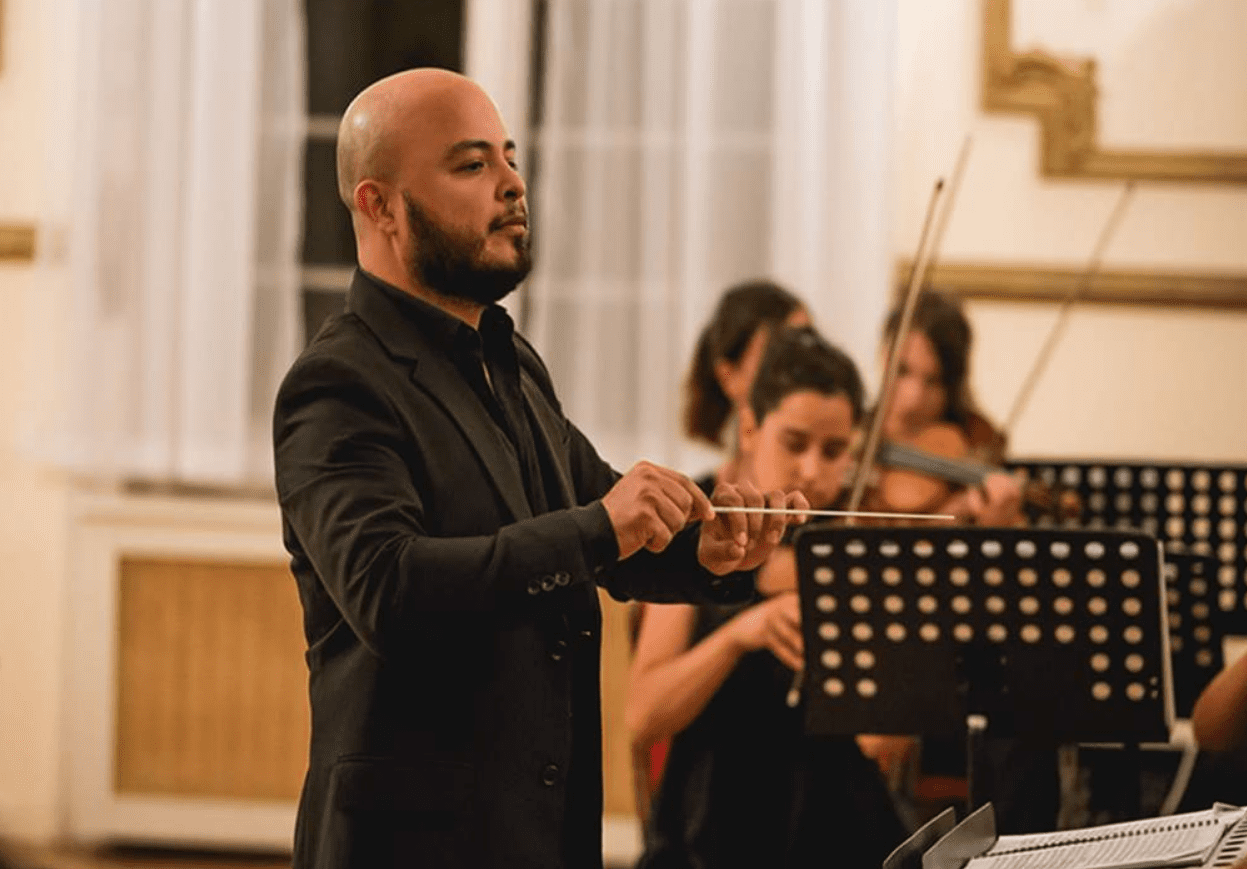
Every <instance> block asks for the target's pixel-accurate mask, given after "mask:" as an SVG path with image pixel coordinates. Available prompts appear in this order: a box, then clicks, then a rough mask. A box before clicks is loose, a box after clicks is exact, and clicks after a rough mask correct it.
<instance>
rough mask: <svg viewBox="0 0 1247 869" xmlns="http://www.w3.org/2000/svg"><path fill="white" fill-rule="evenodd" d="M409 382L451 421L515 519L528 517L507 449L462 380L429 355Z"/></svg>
mask: <svg viewBox="0 0 1247 869" xmlns="http://www.w3.org/2000/svg"><path fill="white" fill-rule="evenodd" d="M411 379H412V380H413V381H415V383H416V385H417V386H419V387H420V388H421V389H423V390H424V391H425V392H427V393H428V394H429V396H430V397H432V399H433V400H434V401H436V402H437V403H438V404H439V405H441V407H442V410H444V411H445V412H446V415H447V416H449V417H450V418H451V419H453V420H454V421H455V425H456V426H458V428H459V431H460V432H461V433H462V434H463V437H464V439H465V440H467V441H468V443H470V444H471V445H472V449H473V450H475V451H476V455H477V458H479V459H480V460H481V464H483V465H484V466H485V469H486V471H487V472H488V473H487V476H488V477H489V479H490V482H492V483H493V484H494V487H495V488H496V489H497V490H498V494H499V495H501V496H502V500H503V501H505V502H506V505H507V507H509V508H510V510H511V514H512V516H513V517H514V518H516V519H526V518H528V517H529V516H531V515H532V510H531V508H530V507H529V504H528V495H527V494H526V493H525V492H524V479H523V477H521V476H520V469H519V465H518V464H517V463H516V462H515V460H514V458H513V454H512V453H511V451H510V450H509V449H508V448H507V445H506V443H504V442H503V438H504V437H506V435H504V434H503V433H502V432H501V431H500V430H499V429H498V426H497V424H496V423H495V422H494V420H493V418H492V417H491V416H490V415H489V411H488V410H486V409H485V406H484V405H482V404H481V402H480V401H479V400H478V399H477V397H476V395H475V394H473V393H472V390H471V388H470V387H468V386H467V384H466V383H464V382H463V376H462V375H461V374H460V373H459V371H458V369H456V368H455V367H454V366H453V365H452V364H451V363H450V362H449V361H448V360H447V359H446V358H445V357H443V356H437V355H432V354H431V355H430V356H428V357H426V358H424V359H421V360H420V363H419V364H418V365H417V366H416V368H415V370H413V371H412V372H411Z"/></svg>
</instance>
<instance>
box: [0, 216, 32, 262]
mask: <svg viewBox="0 0 1247 869" xmlns="http://www.w3.org/2000/svg"><path fill="white" fill-rule="evenodd" d="M34 258H35V228H34V227H33V226H29V225H26V224H15V223H0V262H10V263H11V262H30V261H31V260H33V259H34Z"/></svg>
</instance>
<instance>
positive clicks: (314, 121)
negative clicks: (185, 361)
mask: <svg viewBox="0 0 1247 869" xmlns="http://www.w3.org/2000/svg"><path fill="white" fill-rule="evenodd" d="M464 5H465V0H419V2H412V0H307V7H306V8H307V75H308V106H307V113H308V117H307V121H308V123H307V128H308V132H307V149H306V153H305V156H304V163H303V190H304V216H303V230H304V231H303V251H302V262H303V322H304V327H305V330H306V334H307V336H308V337H309V338H310V337H311V336H313V335H315V334H316V331H317V330H318V329H319V328H320V326H321V324H322V323H323V322H324V321H325V318H327V317H329V316H332V315H334V314H336V313H339V312H340V311H341V310H342V305H343V301H344V299H345V294H346V290H347V287H348V286H349V284H350V279H351V270H352V269H353V268H354V266H355V239H354V236H353V234H352V232H351V221H350V217H349V215H348V214H347V211H346V209H345V208H344V207H343V205H342V203H341V202H340V201H339V200H338V194H337V169H336V165H335V156H334V152H335V142H336V139H337V134H338V122H339V120H340V119H341V118H342V113H343V111H345V110H346V107H347V105H348V104H349V103H350V101H351V99H352V98H353V97H354V96H355V94H357V93H359V91H361V90H363V88H364V87H366V86H367V85H368V84H370V83H371V82H374V81H376V80H377V79H379V78H382V77H383V76H386V75H389V74H391V73H395V72H398V71H400V70H403V69H409V68H411V67H415V66H440V67H443V68H446V69H453V70H457V71H462V69H463V56H464Z"/></svg>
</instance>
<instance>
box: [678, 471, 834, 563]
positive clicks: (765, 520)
mask: <svg viewBox="0 0 1247 869" xmlns="http://www.w3.org/2000/svg"><path fill="white" fill-rule="evenodd" d="M710 500H711V502H712V503H713V504H714V505H715V506H724V507H769V508H772V509H775V510H798V511H800V510H808V509H810V502H809V501H808V500H806V497H805V495H803V494H801V493H800V492H788V493H784V492H780V491H773V492H770V493H768V494H767V495H765V496H764V495H763V494H762V493H761V492H759V491H758V490H757V489H756V488H755V487H754V486H752V485H751V484H749V483H747V482H741V483H737V484H734V485H733V484H730V483H720V484H719V485H718V486H717V487H716V488H715V490H714V495H713V496H712V497H711V499H710ZM805 518H806V517H805V516H804V515H801V514H800V513H797V514H789V513H726V512H725V513H718V512H716V513H715V515H714V518H713V519H707V520H704V521H703V522H702V526H701V539H700V541H699V542H698V546H697V558H698V560H699V561H700V562H701V564H702V566H703V567H705V568H706V569H707V570H709V571H710V572H712V573H716V574H719V575H722V574H725V573H730V572H731V571H733V570H753V569H754V568H756V567H758V566H760V565H761V564H762V562H764V561H766V558H767V556H768V555H770V554H771V552H772V551H773V550H774V549H775V547H776V546H777V545H779V541H780V539H781V538H782V537H783V535H784V530H785V529H786V528H787V527H788V526H789V525H795V524H799V523H802V522H804V521H805Z"/></svg>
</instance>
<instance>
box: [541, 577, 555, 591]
mask: <svg viewBox="0 0 1247 869" xmlns="http://www.w3.org/2000/svg"><path fill="white" fill-rule="evenodd" d="M553 589H554V574H553V573H547V574H546V575H545V576H543V577H541V590H542V591H552V590H553Z"/></svg>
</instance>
